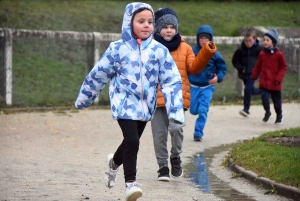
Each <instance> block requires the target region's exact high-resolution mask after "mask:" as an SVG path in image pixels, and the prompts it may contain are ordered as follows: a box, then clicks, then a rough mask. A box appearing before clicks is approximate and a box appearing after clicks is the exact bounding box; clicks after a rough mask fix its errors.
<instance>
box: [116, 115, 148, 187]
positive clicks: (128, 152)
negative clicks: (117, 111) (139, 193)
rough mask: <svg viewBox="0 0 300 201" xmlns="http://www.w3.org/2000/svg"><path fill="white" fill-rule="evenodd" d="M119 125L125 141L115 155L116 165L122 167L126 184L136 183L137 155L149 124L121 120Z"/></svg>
mask: <svg viewBox="0 0 300 201" xmlns="http://www.w3.org/2000/svg"><path fill="white" fill-rule="evenodd" d="M118 123H119V125H120V127H121V129H122V132H123V137H124V138H123V141H122V143H121V144H120V146H119V147H118V149H117V151H116V152H115V154H114V158H113V160H114V163H115V164H116V165H122V164H123V169H124V177H125V182H127V181H130V180H132V181H135V179H136V164H137V154H138V151H139V146H140V137H141V136H142V133H143V131H144V129H145V127H146V124H147V122H145V121H136V120H128V119H119V120H118Z"/></svg>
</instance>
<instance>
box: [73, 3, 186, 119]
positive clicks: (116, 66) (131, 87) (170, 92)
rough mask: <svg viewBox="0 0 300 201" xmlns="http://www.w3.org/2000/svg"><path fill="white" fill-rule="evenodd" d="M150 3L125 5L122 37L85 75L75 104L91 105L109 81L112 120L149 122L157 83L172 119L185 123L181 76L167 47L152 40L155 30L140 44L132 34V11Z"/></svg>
mask: <svg viewBox="0 0 300 201" xmlns="http://www.w3.org/2000/svg"><path fill="white" fill-rule="evenodd" d="M141 8H146V9H148V10H150V11H151V12H152V13H153V9H152V8H151V6H150V5H148V4H145V3H130V4H128V5H127V6H126V8H125V13H124V18H123V24H122V39H120V40H118V41H114V42H111V43H110V45H109V47H108V49H107V50H106V51H105V52H104V54H103V55H102V56H101V58H100V60H99V61H98V62H97V63H96V65H95V66H94V68H93V69H92V70H91V72H90V73H89V74H88V75H87V77H86V78H85V80H84V82H83V84H82V86H81V88H80V91H79V94H78V97H77V100H76V102H75V106H76V107H77V108H79V109H80V108H86V107H88V106H90V105H91V104H92V102H93V101H94V100H95V98H96V97H97V96H98V94H99V93H100V92H101V90H102V89H103V88H104V87H105V85H106V84H107V83H108V82H109V81H110V86H109V97H110V105H111V110H112V117H113V119H115V120H117V119H131V120H140V121H149V120H151V119H152V118H153V115H154V112H155V109H156V97H157V90H158V84H160V86H161V91H162V93H163V95H164V98H165V103H166V108H167V113H168V116H169V119H172V120H175V121H179V122H181V123H183V122H184V112H183V104H182V90H181V87H182V86H181V85H182V83H181V76H180V74H179V71H178V68H177V66H176V64H175V62H174V61H173V59H172V57H171V55H170V53H169V51H168V49H167V48H166V47H165V46H163V45H162V44H160V43H159V42H157V41H155V40H152V36H153V32H152V33H151V34H150V36H149V37H148V38H146V39H143V40H142V43H141V45H139V44H138V43H137V40H136V38H134V36H133V33H132V24H131V22H132V16H133V13H134V12H135V11H136V10H138V9H141Z"/></svg>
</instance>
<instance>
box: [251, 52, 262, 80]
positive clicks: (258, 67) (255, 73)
mask: <svg viewBox="0 0 300 201" xmlns="http://www.w3.org/2000/svg"><path fill="white" fill-rule="evenodd" d="M260 54H261V53H260ZM260 71H261V57H260V56H258V60H257V62H256V64H255V66H254V68H253V70H252V73H251V78H252V79H253V80H256V79H257V78H258V75H259V74H260Z"/></svg>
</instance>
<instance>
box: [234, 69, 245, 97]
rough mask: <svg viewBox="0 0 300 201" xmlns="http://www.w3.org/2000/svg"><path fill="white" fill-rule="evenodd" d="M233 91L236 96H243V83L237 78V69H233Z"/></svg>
mask: <svg viewBox="0 0 300 201" xmlns="http://www.w3.org/2000/svg"><path fill="white" fill-rule="evenodd" d="M234 75H235V93H236V94H237V96H238V97H244V83H243V81H242V80H241V79H240V78H238V71H237V70H235V73H234Z"/></svg>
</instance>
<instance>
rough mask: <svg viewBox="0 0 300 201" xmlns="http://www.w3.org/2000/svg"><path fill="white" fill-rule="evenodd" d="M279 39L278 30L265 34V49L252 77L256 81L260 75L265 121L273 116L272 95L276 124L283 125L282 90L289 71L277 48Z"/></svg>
mask: <svg viewBox="0 0 300 201" xmlns="http://www.w3.org/2000/svg"><path fill="white" fill-rule="evenodd" d="M278 38H279V34H278V32H277V30H276V29H271V30H269V31H268V32H267V33H265V34H264V49H263V51H261V52H260V54H259V57H258V61H257V63H256V65H255V67H254V69H253V71H252V75H251V77H252V79H254V80H256V79H257V78H258V76H259V75H260V77H259V88H260V90H261V100H262V104H263V107H264V109H265V116H264V118H263V121H264V122H267V121H268V120H269V118H270V116H271V111H270V100H269V99H270V95H271V98H272V101H273V104H274V109H275V112H276V120H275V124H281V123H282V120H283V116H282V102H281V89H282V82H283V78H284V75H285V73H286V69H287V66H286V62H285V58H284V55H283V54H282V52H281V51H280V49H279V48H278V47H277V42H278Z"/></svg>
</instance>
